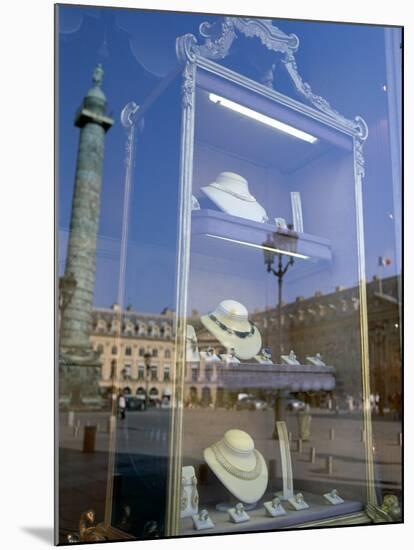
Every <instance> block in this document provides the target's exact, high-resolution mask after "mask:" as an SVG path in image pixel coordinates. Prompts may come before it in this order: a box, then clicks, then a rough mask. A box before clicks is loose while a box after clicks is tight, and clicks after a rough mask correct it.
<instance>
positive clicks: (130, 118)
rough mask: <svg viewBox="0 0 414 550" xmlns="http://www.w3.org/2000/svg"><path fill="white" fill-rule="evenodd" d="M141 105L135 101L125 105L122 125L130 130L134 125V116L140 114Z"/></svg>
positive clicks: (122, 113)
mask: <svg viewBox="0 0 414 550" xmlns="http://www.w3.org/2000/svg"><path fill="white" fill-rule="evenodd" d="M138 109H139V105H137V104H136V103H135V101H130V102H129V103H127V104H126V105H125V107H124V108H123V109H122V112H121V123H122V126H124V127H125V128H130V127H131V126H132V125H133V124H134V115H135V114H136V113H137V112H138Z"/></svg>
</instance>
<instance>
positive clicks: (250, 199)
mask: <svg viewBox="0 0 414 550" xmlns="http://www.w3.org/2000/svg"><path fill="white" fill-rule="evenodd" d="M209 187H214V188H215V189H218V190H219V191H222V192H223V193H227V194H228V195H233V197H236V199H240V200H242V201H246V202H257V201H256V199H255V198H254V197H253V195H250V193H249V194H248V195H243V194H242V193H237V191H232V190H231V189H223V187H221V185H219V184H218V183H210V184H209Z"/></svg>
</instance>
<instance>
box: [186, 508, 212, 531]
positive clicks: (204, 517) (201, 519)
mask: <svg viewBox="0 0 414 550" xmlns="http://www.w3.org/2000/svg"><path fill="white" fill-rule="evenodd" d="M191 517H192V520H193V525H194V529H196V530H197V531H203V530H204V529H213V527H214V523H213V522H212V521H211V518H210V516H209V515H208V512H207V510H201V512H200V513H199V514H194V515H193V516H191Z"/></svg>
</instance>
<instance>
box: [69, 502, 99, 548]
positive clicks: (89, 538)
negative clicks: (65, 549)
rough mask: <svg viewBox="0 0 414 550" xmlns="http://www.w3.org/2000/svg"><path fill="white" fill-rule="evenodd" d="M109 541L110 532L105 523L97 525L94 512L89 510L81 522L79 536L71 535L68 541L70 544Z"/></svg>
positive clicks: (82, 516)
mask: <svg viewBox="0 0 414 550" xmlns="http://www.w3.org/2000/svg"><path fill="white" fill-rule="evenodd" d="M105 540H108V530H107V528H106V527H105V525H104V524H103V523H98V524H97V525H96V523H95V512H94V510H87V511H86V512H84V513H83V514H82V515H81V518H80V520H79V535H74V534H70V535H68V536H67V541H68V542H69V543H70V544H76V543H79V542H103V541H105Z"/></svg>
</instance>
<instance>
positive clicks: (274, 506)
mask: <svg viewBox="0 0 414 550" xmlns="http://www.w3.org/2000/svg"><path fill="white" fill-rule="evenodd" d="M263 506H264V508H265V510H266V512H267V514H268V515H269V516H270V517H272V518H275V517H277V516H285V515H286V513H287V512H286V510H285V509H284V508H283V506H282V503H281V501H280V498H279V497H278V496H276V497H274V498H273V499H272V500H269V501H268V502H265V503H264V504H263Z"/></svg>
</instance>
